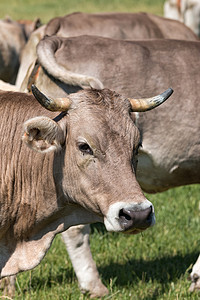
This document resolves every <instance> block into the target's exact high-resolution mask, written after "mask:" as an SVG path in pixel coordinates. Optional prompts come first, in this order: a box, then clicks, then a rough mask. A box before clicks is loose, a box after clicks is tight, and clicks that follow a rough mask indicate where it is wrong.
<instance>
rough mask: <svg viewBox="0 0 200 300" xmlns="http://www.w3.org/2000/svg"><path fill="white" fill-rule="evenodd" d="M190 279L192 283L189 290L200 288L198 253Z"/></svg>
mask: <svg viewBox="0 0 200 300" xmlns="http://www.w3.org/2000/svg"><path fill="white" fill-rule="evenodd" d="M190 279H191V281H192V283H191V285H190V288H189V291H190V292H193V291H194V290H200V255H199V257H198V259H197V261H196V263H195V264H194V266H193V268H192V272H191V274H190Z"/></svg>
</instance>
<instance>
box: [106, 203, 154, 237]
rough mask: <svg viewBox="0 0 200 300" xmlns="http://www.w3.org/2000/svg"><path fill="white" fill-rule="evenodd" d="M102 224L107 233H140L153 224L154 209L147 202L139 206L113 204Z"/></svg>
mask: <svg viewBox="0 0 200 300" xmlns="http://www.w3.org/2000/svg"><path fill="white" fill-rule="evenodd" d="M104 224H105V226H106V229H107V230H108V231H115V232H124V233H126V234H137V233H140V232H142V231H144V230H145V229H147V228H148V227H151V226H153V225H154V224H155V214H154V207H153V205H152V203H151V202H149V201H148V200H146V201H145V202H142V203H139V204H131V203H124V202H118V203H114V204H112V205H111V206H110V208H109V210H108V213H107V215H106V216H105V218H104Z"/></svg>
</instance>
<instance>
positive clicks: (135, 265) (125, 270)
mask: <svg viewBox="0 0 200 300" xmlns="http://www.w3.org/2000/svg"><path fill="white" fill-rule="evenodd" d="M198 255H199V252H191V253H188V254H187V255H185V256H182V255H175V256H165V257H161V258H156V259H155V260H149V261H144V260H136V259H134V258H133V259H131V260H129V261H127V263H125V264H122V265H121V264H117V263H112V262H111V263H110V264H109V265H107V266H105V267H104V266H103V267H99V268H98V269H99V272H100V274H101V276H102V278H103V280H104V281H109V279H110V278H113V277H115V278H116V281H115V283H116V285H118V286H120V287H124V286H127V284H129V283H130V284H131V283H133V282H138V281H140V280H141V281H143V282H148V281H150V280H152V281H153V280H155V281H157V282H158V283H162V284H164V283H169V282H171V281H176V280H177V279H179V278H180V277H181V276H182V275H184V274H185V272H186V270H187V269H188V267H190V265H192V264H194V262H195V261H196V259H197V257H198ZM189 271H190V270H188V275H189Z"/></svg>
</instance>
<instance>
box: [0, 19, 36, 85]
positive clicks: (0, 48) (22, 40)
mask: <svg viewBox="0 0 200 300" xmlns="http://www.w3.org/2000/svg"><path fill="white" fill-rule="evenodd" d="M37 26H39V20H36V21H34V22H29V23H28V24H26V23H25V24H24V22H22V21H20V22H16V21H12V20H10V19H5V20H0V79H1V80H3V81H6V82H9V83H12V84H14V83H15V80H16V77H17V72H18V69H19V65H20V56H21V52H22V49H23V48H24V46H25V44H26V42H27V40H28V38H29V36H30V34H31V32H32V31H34V30H35V29H36V28H37Z"/></svg>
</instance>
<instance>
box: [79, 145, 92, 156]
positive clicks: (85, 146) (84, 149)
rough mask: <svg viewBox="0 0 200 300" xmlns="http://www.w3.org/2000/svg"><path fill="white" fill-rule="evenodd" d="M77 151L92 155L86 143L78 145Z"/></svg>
mask: <svg viewBox="0 0 200 300" xmlns="http://www.w3.org/2000/svg"><path fill="white" fill-rule="evenodd" d="M78 148H79V150H80V151H81V152H82V153H84V154H90V155H93V151H92V149H91V148H90V146H89V145H88V144H87V143H80V144H79V145H78Z"/></svg>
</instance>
